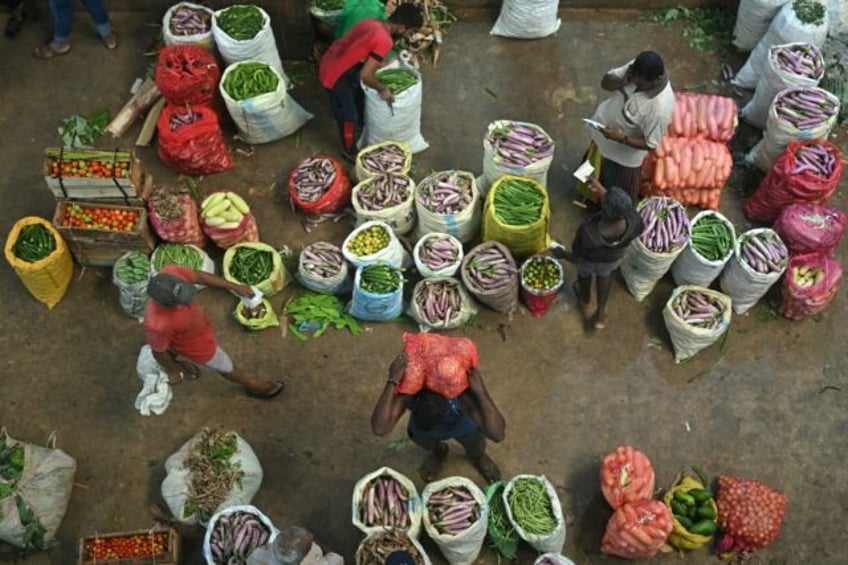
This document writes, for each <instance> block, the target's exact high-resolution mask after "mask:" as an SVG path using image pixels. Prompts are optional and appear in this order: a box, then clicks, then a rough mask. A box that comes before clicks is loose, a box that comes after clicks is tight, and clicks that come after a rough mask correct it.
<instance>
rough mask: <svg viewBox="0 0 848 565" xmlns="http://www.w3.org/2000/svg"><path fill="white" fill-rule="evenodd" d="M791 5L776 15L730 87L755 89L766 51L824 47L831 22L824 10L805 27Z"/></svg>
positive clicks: (763, 65) (766, 54) (764, 67)
mask: <svg viewBox="0 0 848 565" xmlns="http://www.w3.org/2000/svg"><path fill="white" fill-rule="evenodd" d="M793 3H794V2H787V3H786V4H784V5H783V7H782V8H781V9H780V11H779V12H778V13H777V16H775V18H774V19H773V20H772V22H771V24H769V27H768V31H766V34H765V35H764V36H763V37H762V39H760V41H759V42H758V43H757V46H756V47H755V48H754V50H753V51H752V52H751V55H750V57H748V60H747V61H746V62H745V65H744V66H743V67H742V68H741V69H739V72H738V73H736V76H735V77H733V81H732V82H733V84H735V85H736V86H739V87H741V88H748V89H751V90H753V89H754V88H756V87H757V81H758V80H759V78H760V75H761V74H763V73H764V72H765V69H766V66H767V65H768V63H767V62H766V59H767V57H768V51H769V49H771V48H772V47H773V46H775V45H784V44H786V43H801V42H803V43H812V44H813V45H815V46H816V47H821V46H822V45H823V44H824V40H825V39H826V38H827V28H828V25H829V22H830V19H829V16H828V14H827V11H825V15H824V18H823V20H822V22H821V23H820V24H805V23H803V22H802V21H801V20H800V19H798V16H797V15H795V8H794V7H793Z"/></svg>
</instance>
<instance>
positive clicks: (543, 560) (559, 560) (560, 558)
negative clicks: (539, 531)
mask: <svg viewBox="0 0 848 565" xmlns="http://www.w3.org/2000/svg"><path fill="white" fill-rule="evenodd" d="M548 564H553V565H574V561H572V560H571V559H569V558H568V557H566V556H565V555H562V554H559V553H543V554H542V555H540V556H539V557H537V558H536V561H534V562H533V565H548Z"/></svg>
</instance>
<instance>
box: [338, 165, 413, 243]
mask: <svg viewBox="0 0 848 565" xmlns="http://www.w3.org/2000/svg"><path fill="white" fill-rule="evenodd" d="M414 197H415V181H413V180H412V179H411V178H410V177H408V176H406V175H400V174H397V173H386V174H384V175H377V176H375V177H371V178H369V179H366V180H364V181H362V182H361V183H359V184H357V185H356V186H354V187H353V192H351V197H350V200H351V204H352V205H353V210H354V212H356V220H357V222H359V223H365V222H369V221H373V220H379V221H381V222H384V223H386V224H388V225H390V226H391V227H392V230H393V231H394V232H395V233H396V234H398V235H404V234H407V233H409V232H410V231H412V228H413V227H414V226H415V206H414V204H415V200H414Z"/></svg>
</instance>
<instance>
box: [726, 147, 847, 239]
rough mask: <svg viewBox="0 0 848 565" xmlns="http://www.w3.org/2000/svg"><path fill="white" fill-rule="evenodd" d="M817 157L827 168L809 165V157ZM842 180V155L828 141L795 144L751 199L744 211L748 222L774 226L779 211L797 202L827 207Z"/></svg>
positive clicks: (746, 203) (779, 160)
mask: <svg viewBox="0 0 848 565" xmlns="http://www.w3.org/2000/svg"><path fill="white" fill-rule="evenodd" d="M799 150H800V151H801V153H807V152H810V154H817V155H821V156H822V160H823V161H826V162H827V164H821V165H819V166H815V167H814V166H812V165H809V164H808V162H809V158H808V156H807V155H804V156H803V157H799V155H801V154H800V153H799ZM841 179H842V154H841V153H840V152H839V148H838V147H837V146H836V145H834V144H832V143H830V142H829V141H825V140H824V139H814V140H811V141H793V142H792V143H790V144H789V146H788V147H787V148H786V150H785V151H784V152H783V153H782V154H781V155H780V157H778V158H777V161H775V162H774V165H773V166H772V168H771V170H770V171H769V172H768V174H767V175H766V177H765V178H764V179H763V181H762V182H761V183H760V186H759V187H757V191H756V192H755V193H754V195H753V196H751V198H749V199H748V200H747V201H746V202H745V205H744V206H743V207H742V211H743V212H744V213H745V216H747V217H748V219H749V220H752V221H755V222H762V223H765V224H772V223H773V222H774V221H775V220H776V219H777V216H778V215H779V214H780V211H781V210H782V209H783V208H784V207H785V206H788V205H789V204H792V203H794V202H816V203H818V204H826V203H827V201H828V199H829V198H830V197H831V196H832V195H833V193H834V192H836V187H837V186H838V185H839V181H840V180H841Z"/></svg>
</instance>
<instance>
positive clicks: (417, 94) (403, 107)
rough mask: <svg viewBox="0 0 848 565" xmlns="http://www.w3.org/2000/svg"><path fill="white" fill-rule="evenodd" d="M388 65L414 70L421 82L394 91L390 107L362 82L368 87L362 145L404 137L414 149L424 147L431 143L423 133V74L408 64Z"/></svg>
mask: <svg viewBox="0 0 848 565" xmlns="http://www.w3.org/2000/svg"><path fill="white" fill-rule="evenodd" d="M385 68H403V69H406V70H408V71H411V72H413V73H415V75H416V76H417V77H418V82H417V83H416V84H414V85H412V86H410V87H409V88H407V89H406V90H404V91H403V92H401V93H399V94H396V95H395V101H394V103H393V104H392V106H391V107H389V104H388V103H387V102H386V101H385V100H383V99H382V98H380V93H379V92H377V91H376V90H374V89H373V88H371V87H369V86H368V85H366V84H365V83H362V90H364V91H365V131H364V132H363V134H362V140H360V141H361V142H360V143H359V146H360V147H364V146H367V145H374V144H375V143H380V142H383V141H402V142H403V143H406V144H407V145H409V148H410V150H411V151H412V152H413V153H420V152H421V151H424V150H425V149H427V148H428V147H430V144H429V143H427V141H426V140H425V139H424V136H422V135H421V101H422V99H423V96H424V85H423V84H422V82H421V74H420V73H419V72H418V71H417V70H415V69H414V68H412V67H410V66H407V65H400V64H399V63H397V62H396V63H394V64H391V65H387V66H386V67H385Z"/></svg>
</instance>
